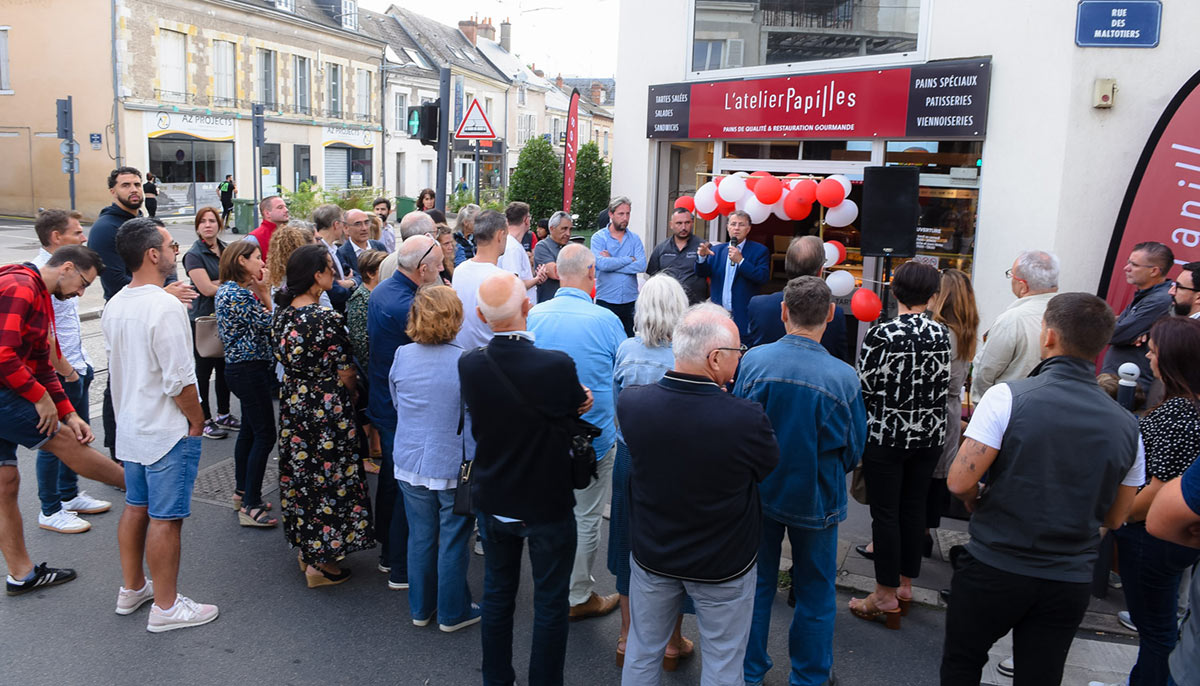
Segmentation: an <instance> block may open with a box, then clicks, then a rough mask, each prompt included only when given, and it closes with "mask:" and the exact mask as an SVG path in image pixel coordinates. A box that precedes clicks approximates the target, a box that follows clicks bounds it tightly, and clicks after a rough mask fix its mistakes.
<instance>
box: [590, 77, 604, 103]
mask: <svg viewBox="0 0 1200 686" xmlns="http://www.w3.org/2000/svg"><path fill="white" fill-rule="evenodd" d="M592 102H594V103H596V104H597V105H603V104H604V87H603V86H601V85H600V82H599V81H592Z"/></svg>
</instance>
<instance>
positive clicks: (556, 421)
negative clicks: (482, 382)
mask: <svg viewBox="0 0 1200 686" xmlns="http://www.w3.org/2000/svg"><path fill="white" fill-rule="evenodd" d="M483 356H484V357H486V358H487V361H488V364H490V365H491V366H492V369H493V370H495V372H496V375H497V376H499V377H500V381H501V382H502V383H503V384H504V386H505V387H506V388H507V389H508V392H509V393H510V394H512V396H513V397H514V398H516V399H517V401H518V402H520V403H521V404H523V405H525V406H526V407H528V408H529V409H531V410H533V411H534V412H535V413H537V414H539V415H541V417H542V418H543V419H545V420H546V421H547V422H549V423H550V425H551V426H553V427H557V428H560V429H562V430H564V431H566V432H567V438H568V441H569V443H570V448H569V450H568V452H569V454H570V459H571V487H572V488H574V489H575V490H579V489H581V488H587V487H588V486H589V485H591V483H592V479H595V478H597V477H599V473H598V472H597V471H596V449H595V448H593V447H592V439H593V438H595V437H597V436H599V435H600V434H601V433H602V432H601V431H600V429H599V427H597V426H596V425H595V424H592V423H591V422H588V421H584V420H583V419H582V418H580V417H561V418H559V417H551V416H550V415H548V414H546V413H545V412H543V411H541V410H540V409H538V407H537V405H534V404H533V403H531V402H529V401H528V400H526V399H525V396H523V395H521V392H520V391H518V390H517V387H516V386H514V385H513V383H512V381H510V380H509V379H508V376H507V375H506V374H505V373H504V371H503V370H501V369H500V365H498V364H496V361H495V360H494V359H492V356H491V354H490V353H489V352H488V349H487V348H484V349H483Z"/></svg>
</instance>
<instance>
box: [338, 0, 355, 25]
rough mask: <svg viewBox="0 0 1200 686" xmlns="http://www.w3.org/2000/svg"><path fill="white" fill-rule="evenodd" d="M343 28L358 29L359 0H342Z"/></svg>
mask: <svg viewBox="0 0 1200 686" xmlns="http://www.w3.org/2000/svg"><path fill="white" fill-rule="evenodd" d="M342 28H344V29H349V30H351V31H357V30H358V0H342Z"/></svg>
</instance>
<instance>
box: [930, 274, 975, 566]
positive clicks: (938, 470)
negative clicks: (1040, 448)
mask: <svg viewBox="0 0 1200 686" xmlns="http://www.w3.org/2000/svg"><path fill="white" fill-rule="evenodd" d="M930 310H931V311H932V312H933V319H934V321H937V322H939V323H941V324H942V325H943V326H945V327H946V328H948V329H950V392H949V393H948V394H947V398H946V405H947V415H946V444H945V445H944V446H943V447H942V456H941V458H939V459H938V463H937V466H936V467H934V469H933V481H931V482H930V484H929V496H928V498H927V499H926V501H925V502H926V507H925V527H926V532H925V551H924V552H925V556H926V557H929V556H931V555H932V554H933V539H932V538H931V537H930V534H929V529H936V528H937V527H938V525H939V524H941V515H942V512H944V511H945V508H946V507H947V506H949V504H950V491H948V490H947V489H946V474H947V473H948V472H949V471H950V463H951V462H953V461H954V456H955V455H956V454H957V453H958V443H959V440H960V438H961V436H962V419H961V418H962V390H963V386H964V385H965V384H966V382H967V370H968V369H970V367H971V360H972V359H974V358H975V344H976V338H975V336H976V333H977V332H978V331H979V308H978V307H977V306H976V305H975V289H974V288H972V287H971V277H969V276H967V274H966V272H963V271H961V270H958V269H946V270H944V271H943V272H942V282H941V287H940V289H939V290H938V293H937V295H936V296H934V300H933V304H932V306H931V307H930Z"/></svg>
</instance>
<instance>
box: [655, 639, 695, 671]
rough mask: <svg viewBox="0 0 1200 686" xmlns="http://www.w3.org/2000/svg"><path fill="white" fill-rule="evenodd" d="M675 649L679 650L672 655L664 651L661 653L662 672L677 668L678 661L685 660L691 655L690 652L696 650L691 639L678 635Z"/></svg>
mask: <svg viewBox="0 0 1200 686" xmlns="http://www.w3.org/2000/svg"><path fill="white" fill-rule="evenodd" d="M670 647H671V644H670V643H668V644H667V648H670ZM677 650H678V651H679V652H677V653H675V654H674V655H667V654H665V653H664V654H663V671H664V672H674V671H675V670H676V669H679V661H680V660H686V659H687V658H689V657H691V656H692V654H693V653H695V652H696V644H695V643H692V642H691V640H689V639H687V638H686V637H684V636H680V637H679V646H678V648H677Z"/></svg>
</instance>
